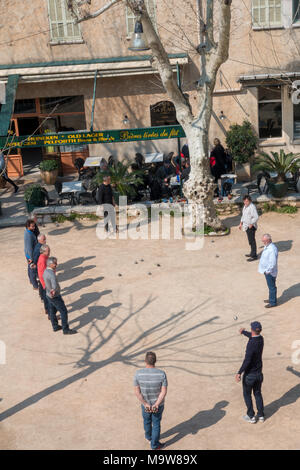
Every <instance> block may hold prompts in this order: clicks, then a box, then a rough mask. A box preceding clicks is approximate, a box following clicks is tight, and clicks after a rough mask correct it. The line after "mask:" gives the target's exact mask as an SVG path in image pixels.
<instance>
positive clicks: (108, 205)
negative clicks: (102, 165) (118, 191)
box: [96, 175, 117, 232]
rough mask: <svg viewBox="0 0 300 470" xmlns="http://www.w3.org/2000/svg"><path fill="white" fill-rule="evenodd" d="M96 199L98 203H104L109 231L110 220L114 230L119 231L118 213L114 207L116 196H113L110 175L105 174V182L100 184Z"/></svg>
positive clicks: (106, 227) (106, 225)
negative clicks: (116, 213) (117, 223)
mask: <svg viewBox="0 0 300 470" xmlns="http://www.w3.org/2000/svg"><path fill="white" fill-rule="evenodd" d="M96 200H97V202H98V204H100V205H102V204H103V210H104V219H105V220H106V224H105V230H106V232H108V230H109V229H108V222H109V221H110V223H111V225H112V228H113V231H114V232H116V231H117V226H116V215H115V208H114V205H115V204H114V198H113V191H112V187H111V185H110V176H109V175H105V176H103V183H102V184H101V185H100V186H99V189H98V191H97V196H96Z"/></svg>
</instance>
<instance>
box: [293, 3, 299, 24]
mask: <svg viewBox="0 0 300 470" xmlns="http://www.w3.org/2000/svg"><path fill="white" fill-rule="evenodd" d="M298 22H300V0H293V23H298Z"/></svg>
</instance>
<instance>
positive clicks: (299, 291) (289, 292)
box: [277, 282, 300, 304]
mask: <svg viewBox="0 0 300 470" xmlns="http://www.w3.org/2000/svg"><path fill="white" fill-rule="evenodd" d="M295 297H300V282H298V284H294V285H293V286H291V287H288V288H287V289H285V290H284V291H283V292H282V294H281V296H280V297H279V298H278V299H277V301H278V303H279V304H284V303H285V302H288V301H289V300H291V299H294V298H295Z"/></svg>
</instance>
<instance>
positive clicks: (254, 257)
mask: <svg viewBox="0 0 300 470" xmlns="http://www.w3.org/2000/svg"><path fill="white" fill-rule="evenodd" d="M256 260H257V256H253V257H252V256H251V257H249V258H248V259H247V261H256Z"/></svg>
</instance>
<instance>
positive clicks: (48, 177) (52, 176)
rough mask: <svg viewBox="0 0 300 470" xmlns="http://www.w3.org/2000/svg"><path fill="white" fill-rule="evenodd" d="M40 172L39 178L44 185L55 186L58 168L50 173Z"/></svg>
mask: <svg viewBox="0 0 300 470" xmlns="http://www.w3.org/2000/svg"><path fill="white" fill-rule="evenodd" d="M40 171H41V177H42V180H43V181H44V183H45V184H55V181H56V179H57V176H58V168H57V169H56V170H52V171H42V170H40Z"/></svg>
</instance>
